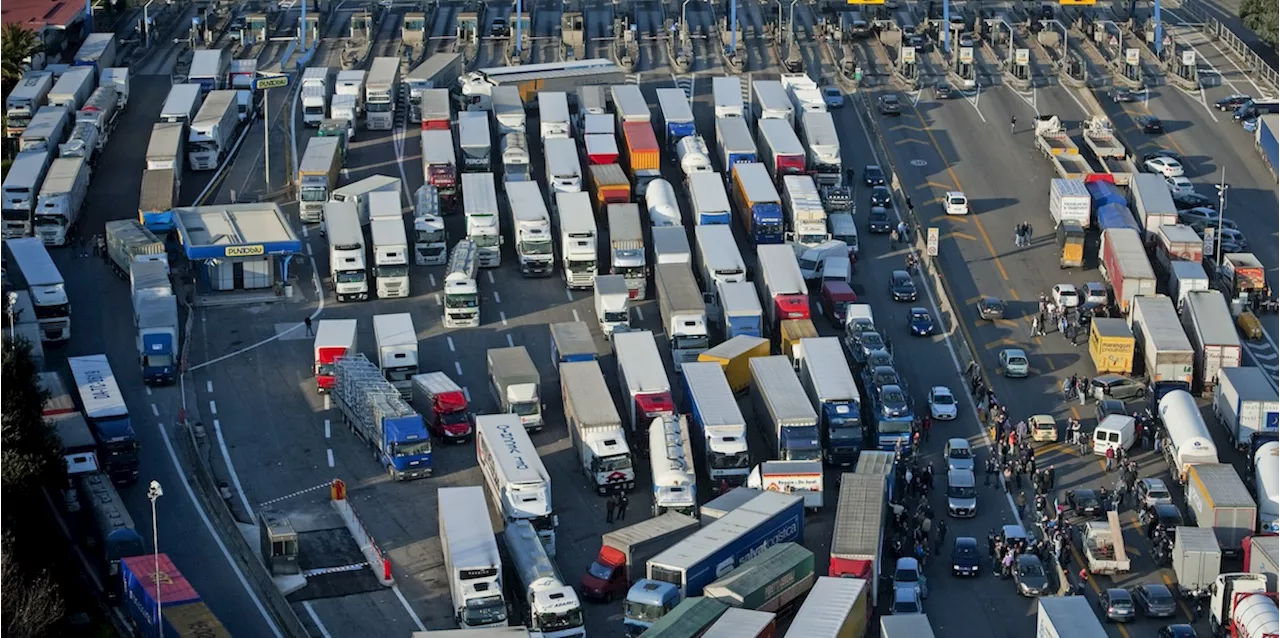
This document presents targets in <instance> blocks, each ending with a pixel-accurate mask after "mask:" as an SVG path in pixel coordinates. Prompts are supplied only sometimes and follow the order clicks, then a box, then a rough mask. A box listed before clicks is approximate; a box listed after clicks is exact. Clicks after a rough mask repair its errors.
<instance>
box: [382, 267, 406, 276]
mask: <svg viewBox="0 0 1280 638" xmlns="http://www.w3.org/2000/svg"><path fill="white" fill-rule="evenodd" d="M373 272H374V275H375V276H377V277H408V276H409V267H408V266H377V267H376V268H374V269H373Z"/></svg>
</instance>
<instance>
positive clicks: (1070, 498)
mask: <svg viewBox="0 0 1280 638" xmlns="http://www.w3.org/2000/svg"><path fill="white" fill-rule="evenodd" d="M1060 498H1064V499H1065V500H1060V501H1059V502H1058V503H1057V505H1058V506H1060V507H1064V508H1066V511H1067V512H1069V513H1071V514H1074V515H1076V516H1083V517H1084V518H1103V517H1105V516H1106V515H1107V507H1106V505H1105V504H1103V502H1102V497H1101V496H1100V495H1099V494H1098V492H1097V491H1095V490H1091V489H1087V488H1076V489H1074V490H1066V492H1065V493H1064V494H1063V496H1062V497H1060Z"/></svg>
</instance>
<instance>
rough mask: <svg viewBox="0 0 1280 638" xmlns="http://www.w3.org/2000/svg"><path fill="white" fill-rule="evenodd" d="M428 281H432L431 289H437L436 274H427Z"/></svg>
mask: <svg viewBox="0 0 1280 638" xmlns="http://www.w3.org/2000/svg"><path fill="white" fill-rule="evenodd" d="M427 281H430V282H431V287H432V288H435V287H436V276H435V275H434V274H430V273H428V274H427Z"/></svg>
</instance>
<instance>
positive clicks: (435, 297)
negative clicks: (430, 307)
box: [431, 292, 440, 306]
mask: <svg viewBox="0 0 1280 638" xmlns="http://www.w3.org/2000/svg"><path fill="white" fill-rule="evenodd" d="M431 300H432V301H434V302H436V305H437V306H438V305H440V293H438V292H437V293H435V294H433V295H431Z"/></svg>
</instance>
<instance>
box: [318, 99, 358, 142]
mask: <svg viewBox="0 0 1280 638" xmlns="http://www.w3.org/2000/svg"><path fill="white" fill-rule="evenodd" d="M329 120H337V121H338V122H341V123H342V124H341V125H340V126H339V127H338V128H339V130H343V129H345V131H346V137H347V142H348V143H350V142H351V141H352V140H354V139H355V138H356V128H357V127H358V126H359V125H360V108H359V106H357V102H356V96H354V95H336V94H335V95H334V96H333V99H332V100H330V101H329ZM329 120H320V122H319V123H317V124H316V126H317V127H319V128H321V129H324V128H325V126H326V122H328V121H329ZM322 132H323V131H322ZM338 135H340V133H335V134H334V137H336V136H338Z"/></svg>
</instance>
